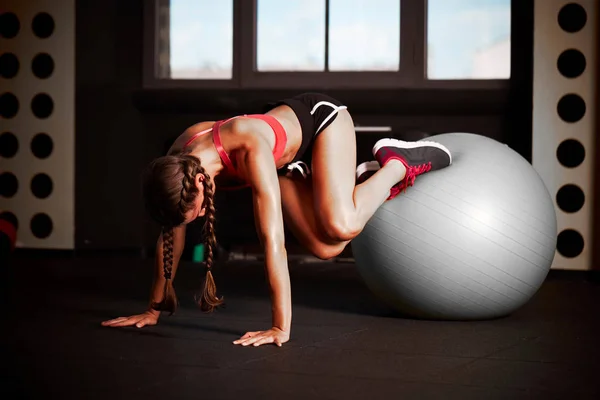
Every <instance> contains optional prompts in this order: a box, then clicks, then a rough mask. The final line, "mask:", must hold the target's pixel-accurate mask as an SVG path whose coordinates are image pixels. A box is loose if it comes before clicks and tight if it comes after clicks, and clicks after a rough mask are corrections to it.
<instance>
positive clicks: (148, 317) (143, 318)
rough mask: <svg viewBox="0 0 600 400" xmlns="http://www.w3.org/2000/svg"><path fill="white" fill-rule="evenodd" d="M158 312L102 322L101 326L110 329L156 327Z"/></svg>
mask: <svg viewBox="0 0 600 400" xmlns="http://www.w3.org/2000/svg"><path fill="white" fill-rule="evenodd" d="M159 316H160V313H159V312H158V311H154V310H149V311H146V312H145V313H143V314H138V315H132V316H130V317H119V318H115V319H111V320H108V321H104V322H102V326H110V327H112V328H116V327H121V326H132V325H135V326H136V327H138V328H143V327H144V326H146V325H156V324H157V323H158V317H159Z"/></svg>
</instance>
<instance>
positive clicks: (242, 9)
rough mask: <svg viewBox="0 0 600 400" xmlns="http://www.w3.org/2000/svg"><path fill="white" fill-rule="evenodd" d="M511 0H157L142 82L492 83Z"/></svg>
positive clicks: (149, 14)
mask: <svg viewBox="0 0 600 400" xmlns="http://www.w3.org/2000/svg"><path fill="white" fill-rule="evenodd" d="M510 1H511V0H427V1H426V0H286V1H280V0H219V1H217V2H215V1H209V0H153V1H149V2H148V3H149V4H151V6H150V7H149V8H148V9H147V10H146V22H147V24H146V25H147V27H148V28H147V31H146V43H147V46H146V52H145V53H146V58H145V70H146V71H145V83H146V85H147V86H150V87H176V86H180V87H198V88H203V87H213V88H214V87H222V88H244V87H253V88H274V87H283V88H295V87H323V86H325V87H328V88H377V87H380V88H399V87H413V88H415V87H416V88H424V87H460V88H463V87H464V88H468V87H486V85H488V86H489V85H490V84H491V87H497V86H498V85H505V83H504V82H506V80H507V79H508V78H510V58H511V57H510V56H511V53H510V43H511V26H510V20H511V6H510ZM486 82H487V83H486ZM494 85H496V86H494Z"/></svg>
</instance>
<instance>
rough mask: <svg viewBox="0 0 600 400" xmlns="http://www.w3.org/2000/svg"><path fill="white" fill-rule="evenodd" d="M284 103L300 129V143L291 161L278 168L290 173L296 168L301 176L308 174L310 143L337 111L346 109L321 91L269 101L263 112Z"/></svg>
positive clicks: (286, 173) (310, 155)
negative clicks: (294, 115) (294, 116)
mask: <svg viewBox="0 0 600 400" xmlns="http://www.w3.org/2000/svg"><path fill="white" fill-rule="evenodd" d="M282 104H285V105H287V106H289V107H290V108H291V109H292V110H293V111H294V113H295V114H296V117H297V118H298V121H300V128H301V129H302V144H301V145H300V148H299V149H298V153H296V156H295V157H294V159H293V160H292V162H290V163H288V164H287V165H285V166H283V167H282V168H280V170H279V171H280V174H284V175H290V174H292V173H293V171H294V170H298V171H299V172H300V173H301V174H302V176H303V177H306V176H308V175H309V174H310V169H311V162H312V145H313V143H314V140H315V138H316V137H317V135H318V134H319V133H321V132H323V130H324V129H325V128H327V127H328V126H329V125H330V124H331V123H332V122H333V121H335V119H336V117H337V114H338V111H339V110H344V109H346V106H344V105H343V104H342V103H341V102H340V101H338V100H336V99H334V98H332V97H329V96H327V95H325V94H321V93H303V94H300V95H298V96H294V97H291V98H289V99H283V100H280V101H277V102H275V103H269V104H268V105H267V106H266V109H265V111H264V112H267V111H269V110H272V109H273V108H275V107H277V106H280V105H282Z"/></svg>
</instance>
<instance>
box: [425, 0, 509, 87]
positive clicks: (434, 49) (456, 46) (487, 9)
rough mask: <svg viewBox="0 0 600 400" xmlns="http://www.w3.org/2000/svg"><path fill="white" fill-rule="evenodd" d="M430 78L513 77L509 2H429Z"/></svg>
mask: <svg viewBox="0 0 600 400" xmlns="http://www.w3.org/2000/svg"><path fill="white" fill-rule="evenodd" d="M427 8H428V15H427V51H428V54H427V75H428V78H430V79H507V78H510V37H511V35H510V0H429V2H428V7H427Z"/></svg>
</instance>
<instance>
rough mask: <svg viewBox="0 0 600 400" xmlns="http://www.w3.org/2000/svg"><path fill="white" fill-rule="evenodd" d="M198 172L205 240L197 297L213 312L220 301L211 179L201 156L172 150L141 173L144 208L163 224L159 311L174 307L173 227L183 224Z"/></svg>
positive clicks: (195, 192) (193, 194)
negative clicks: (215, 270) (215, 273)
mask: <svg viewBox="0 0 600 400" xmlns="http://www.w3.org/2000/svg"><path fill="white" fill-rule="evenodd" d="M197 174H201V175H202V176H203V177H204V179H203V185H204V205H203V207H205V208H206V214H205V224H204V239H205V242H206V250H207V254H206V276H205V278H204V282H203V284H202V290H201V293H200V296H198V298H197V299H196V301H197V303H198V305H199V306H200V308H201V309H202V310H203V311H206V312H212V311H214V310H215V308H217V307H218V306H219V305H221V304H222V303H223V299H222V298H219V297H217V293H216V292H217V288H216V285H215V281H214V278H213V276H212V273H211V269H212V267H213V263H214V250H215V249H216V246H217V239H216V236H215V207H214V190H213V181H212V180H211V178H210V176H209V175H208V174H207V173H206V171H205V170H204V167H203V166H202V165H201V163H200V160H199V159H198V158H197V157H194V156H192V155H190V154H175V155H168V156H164V157H159V158H157V159H155V160H154V161H152V162H151V163H150V165H149V166H148V168H147V169H146V172H145V174H144V180H143V191H144V198H145V202H146V209H147V210H148V213H149V214H150V215H151V217H152V218H153V219H154V220H155V221H157V222H158V223H159V224H161V225H162V227H163V228H162V239H163V248H162V259H163V268H164V277H165V280H166V282H165V287H164V295H163V299H162V301H161V302H159V303H154V304H152V308H153V309H155V310H158V311H169V312H170V313H171V314H172V313H173V312H174V311H175V309H176V308H177V296H176V295H175V290H174V288H173V276H172V272H173V227H174V226H178V225H180V224H182V223H183V222H184V220H185V214H186V213H187V212H188V211H190V210H191V209H193V207H194V202H195V200H196V197H197V196H198V192H199V191H198V188H197V187H196V183H195V180H196V175H197Z"/></svg>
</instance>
